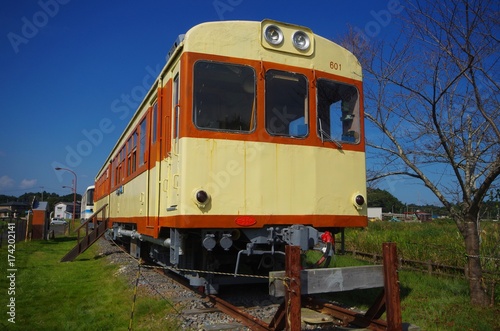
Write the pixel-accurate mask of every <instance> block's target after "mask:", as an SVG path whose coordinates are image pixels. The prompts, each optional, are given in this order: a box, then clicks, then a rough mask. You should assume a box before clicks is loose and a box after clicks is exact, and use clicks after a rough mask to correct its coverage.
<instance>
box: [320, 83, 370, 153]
mask: <svg viewBox="0 0 500 331" xmlns="http://www.w3.org/2000/svg"><path fill="white" fill-rule="evenodd" d="M317 93H318V98H317V108H318V109H317V116H318V136H319V137H321V139H322V140H330V141H336V142H343V143H351V144H357V143H358V142H359V136H360V124H359V120H360V119H359V93H358V89H357V88H356V87H355V86H352V85H347V84H343V83H339V82H335V81H331V80H327V79H318V82H317Z"/></svg>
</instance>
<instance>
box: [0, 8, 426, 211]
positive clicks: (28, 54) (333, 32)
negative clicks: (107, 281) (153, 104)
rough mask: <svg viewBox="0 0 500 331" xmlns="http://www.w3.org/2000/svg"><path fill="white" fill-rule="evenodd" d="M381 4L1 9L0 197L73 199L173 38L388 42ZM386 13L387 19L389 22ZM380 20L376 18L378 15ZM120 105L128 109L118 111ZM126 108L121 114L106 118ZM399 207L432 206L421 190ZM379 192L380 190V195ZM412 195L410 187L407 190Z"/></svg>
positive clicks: (396, 190) (402, 191) (399, 192)
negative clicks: (248, 32) (285, 30)
mask: <svg viewBox="0 0 500 331" xmlns="http://www.w3.org/2000/svg"><path fill="white" fill-rule="evenodd" d="M394 4H397V1H395V0H387V1H376V2H375V1H368V0H364V1H361V0H360V1H312V0H310V1H289V0H288V1H258V0H252V1H251V0H215V1H214V0H206V1H204V0H199V1H194V0H191V1H164V0H163V1H160V0H158V1H156V0H154V1H153V0H151V1H147V0H146V1H133V0H121V1H118V0H110V1H94V0H88V1H83V0H40V1H27V0H26V1H18V0H4V1H2V4H1V5H0V6H1V10H0V36H1V38H0V73H1V79H0V84H1V85H0V89H1V91H2V94H1V95H2V96H1V98H0V110H1V114H2V116H1V119H2V120H1V123H2V129H1V130H0V194H8V195H14V196H19V195H21V194H23V193H25V192H29V191H34V192H37V191H42V190H45V191H48V192H56V193H58V194H68V193H71V190H70V189H68V188H63V187H62V186H71V185H72V179H73V175H72V174H71V173H69V172H66V171H55V170H54V167H55V166H59V167H63V168H70V169H72V170H73V171H74V172H75V173H76V174H77V176H78V192H79V193H82V192H83V190H84V189H85V187H87V186H88V185H91V184H92V183H93V179H94V176H95V174H96V173H97V171H98V170H99V168H100V167H101V165H102V162H103V161H104V159H105V157H106V156H107V155H108V153H109V151H110V149H111V148H112V146H113V145H114V143H115V141H116V139H117V137H118V136H119V134H120V133H121V131H122V129H123V128H124V127H125V125H126V124H127V123H128V120H129V119H130V116H131V114H132V106H133V105H134V104H135V103H138V102H139V96H140V90H141V86H142V85H143V82H148V81H149V82H151V81H152V80H153V75H154V74H155V72H157V71H158V68H160V67H162V66H163V64H164V61H165V55H166V54H167V52H168V50H169V48H170V47H171V45H172V43H173V42H174V40H175V39H176V37H177V36H178V35H179V34H181V33H185V32H186V31H187V30H188V29H189V28H190V27H192V26H194V25H196V24H198V23H202V22H206V21H218V20H256V21H261V20H262V19H264V18H272V19H276V20H280V21H284V22H289V23H295V24H300V25H303V26H307V27H309V28H311V29H312V30H313V31H314V32H315V33H317V34H319V35H322V36H324V37H326V38H330V39H333V40H335V39H337V38H339V37H341V36H342V35H343V34H344V33H346V32H347V27H348V25H351V26H353V27H356V28H358V29H359V31H361V32H364V33H366V34H368V35H370V37H373V38H383V36H384V35H385V34H387V33H390V29H391V24H390V23H391V22H390V21H391V19H392V17H393V16H388V15H387V14H389V15H396V14H397V13H395V10H394V7H391V6H393V5H394ZM391 10H392V14H391ZM384 13H385V15H384ZM126 100H128V101H126ZM125 103H126V104H127V105H129V106H130V109H131V112H130V113H129V114H128V115H127V116H124V114H123V113H116V112H113V109H116V108H113V105H118V104H121V105H123V104H125ZM400 184H402V185H399V184H398V185H392V186H393V188H392V189H391V192H392V193H393V194H395V195H396V196H397V197H398V198H399V199H400V200H401V201H403V202H416V203H430V202H432V201H435V198H433V197H432V195H430V194H429V193H427V191H426V190H425V189H423V188H422V189H421V190H420V193H414V192H415V191H413V193H411V195H410V194H409V193H408V191H409V190H408V189H407V188H400V186H401V187H402V186H404V184H405V182H404V181H402V182H400ZM388 188H390V187H389V186H388ZM416 188H418V186H417V187H416Z"/></svg>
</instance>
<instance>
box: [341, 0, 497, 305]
mask: <svg viewBox="0 0 500 331" xmlns="http://www.w3.org/2000/svg"><path fill="white" fill-rule="evenodd" d="M404 6H405V10H404V11H403V12H401V14H400V15H399V16H398V21H399V23H402V24H401V26H400V29H399V28H396V29H393V28H394V27H395V26H397V25H398V23H397V22H394V21H393V22H391V23H392V24H391V26H390V27H391V28H392V29H393V31H401V32H399V35H398V36H397V37H395V38H394V40H393V41H392V42H390V43H387V42H378V43H375V42H373V41H372V40H368V39H367V38H366V36H363V35H361V34H360V33H359V32H356V31H354V30H353V31H352V32H351V33H350V35H349V36H348V37H347V38H346V39H345V42H344V44H345V46H347V47H349V48H350V49H351V50H352V51H353V52H354V53H355V54H356V55H357V56H358V58H359V59H360V61H361V62H362V65H363V67H364V70H365V84H364V85H365V104H366V106H365V108H366V109H365V116H366V118H367V120H368V121H367V128H368V129H367V130H368V132H367V137H368V138H367V139H368V146H369V149H371V151H372V154H374V155H376V160H374V161H373V162H369V166H370V167H371V171H372V172H371V173H370V174H369V176H370V175H371V179H373V180H376V179H380V178H384V177H387V176H392V175H399V176H401V175H402V176H409V177H411V178H414V179H417V180H418V181H420V182H421V183H423V184H424V185H425V186H426V187H427V188H429V189H430V190H431V191H432V192H433V193H434V194H435V196H436V197H437V198H438V199H439V201H440V202H441V203H442V204H443V205H444V206H445V207H446V208H447V210H448V211H449V213H450V215H451V217H452V218H453V220H454V221H455V223H456V225H457V227H458V229H459V231H460V233H461V235H462V236H463V238H464V243H465V251H466V256H467V263H466V270H467V271H466V276H467V278H468V280H469V287H470V297H471V303H472V304H476V305H487V304H488V303H489V298H488V295H487V292H486V286H485V283H484V280H483V270H482V266H481V265H482V264H481V256H480V237H479V231H478V228H479V224H478V222H479V211H480V208H481V205H482V203H483V200H484V198H485V197H486V194H487V192H488V190H490V189H491V188H493V186H495V185H498V176H499V175H500V116H499V115H500V104H499V91H500V85H499V81H498V77H499V69H500V66H499V60H500V52H499V50H500V49H499V30H500V25H499V16H500V12H499V2H498V1H497V0H491V1H490V0H484V1H483V0H443V1H434V0H408V1H405V2H404ZM399 19H401V20H399Z"/></svg>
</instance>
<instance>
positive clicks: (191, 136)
mask: <svg viewBox="0 0 500 331" xmlns="http://www.w3.org/2000/svg"><path fill="white" fill-rule="evenodd" d="M361 77H362V73H361V67H360V64H359V62H358V61H357V60H356V58H355V57H354V56H353V55H352V54H351V53H350V52H348V51H347V50H346V49H344V48H342V47H341V46H339V45H337V44H335V43H333V42H331V41H329V40H327V39H325V38H322V37H320V36H318V35H315V34H314V33H313V32H312V31H311V30H310V29H308V28H305V27H302V26H296V25H291V24H286V23H280V22H276V21H271V20H264V21H262V22H246V21H234V22H229V21H228V22H213V23H204V24H200V25H197V26H195V27H193V28H192V29H190V30H189V31H188V32H187V33H186V34H185V35H181V36H179V38H178V40H177V41H176V43H175V44H174V46H173V47H172V49H171V50H170V52H169V54H168V57H167V61H166V65H165V66H164V68H163V70H162V71H161V73H160V75H159V76H158V77H157V79H156V81H155V82H154V84H153V86H152V87H151V89H150V90H149V92H148V93H147V95H146V97H145V98H144V100H143V101H142V103H141V105H140V106H139V108H138V109H137V111H136V112H135V114H134V115H133V117H132V119H131V120H130V123H129V124H128V126H127V127H126V129H125V131H124V132H123V134H122V135H121V137H120V139H119V140H118V142H117V143H116V145H115V146H114V148H113V150H112V151H111V153H110V155H109V157H108V159H107V160H106V161H105V162H104V165H103V167H102V168H101V170H100V171H99V173H98V175H97V177H96V183H95V204H96V208H95V209H96V210H97V209H99V208H100V207H101V206H103V205H104V204H108V216H109V223H108V224H109V228H110V230H109V233H108V234H109V235H111V236H113V237H114V238H115V239H121V240H123V241H124V242H126V243H127V244H130V248H131V251H132V252H133V253H134V254H135V255H137V256H139V255H143V256H148V257H150V258H152V259H154V260H155V261H157V262H158V263H160V264H163V265H169V266H173V267H177V268H178V269H183V270H182V271H181V272H180V273H182V274H183V275H184V276H185V277H187V278H188V279H189V280H190V282H191V284H192V285H193V286H202V285H207V289H209V290H211V291H214V290H217V287H218V286H219V285H220V284H225V283H234V282H247V281H249V279H248V278H240V277H231V276H220V275H219V274H218V273H211V272H222V273H244V274H266V273H267V272H269V271H270V270H273V269H279V268H282V267H283V265H282V261H283V254H284V253H283V251H284V246H285V245H300V246H301V248H302V249H304V250H305V249H312V248H315V249H323V251H325V250H327V251H328V253H327V254H331V250H330V248H331V243H332V239H331V233H336V232H338V230H339V229H341V228H344V227H363V226H366V224H367V206H366V198H365V197H366V175H365V142H364V140H365V139H364V124H363V103H362V95H363V93H362V78H361ZM186 270H187V271H186Z"/></svg>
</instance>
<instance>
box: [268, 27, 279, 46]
mask: <svg viewBox="0 0 500 331" xmlns="http://www.w3.org/2000/svg"><path fill="white" fill-rule="evenodd" d="M264 37H265V38H266V40H267V42H268V43H270V44H272V45H279V44H281V43H282V42H283V32H281V30H280V28H278V27H277V26H276V25H268V26H267V27H266V29H265V30H264Z"/></svg>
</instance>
